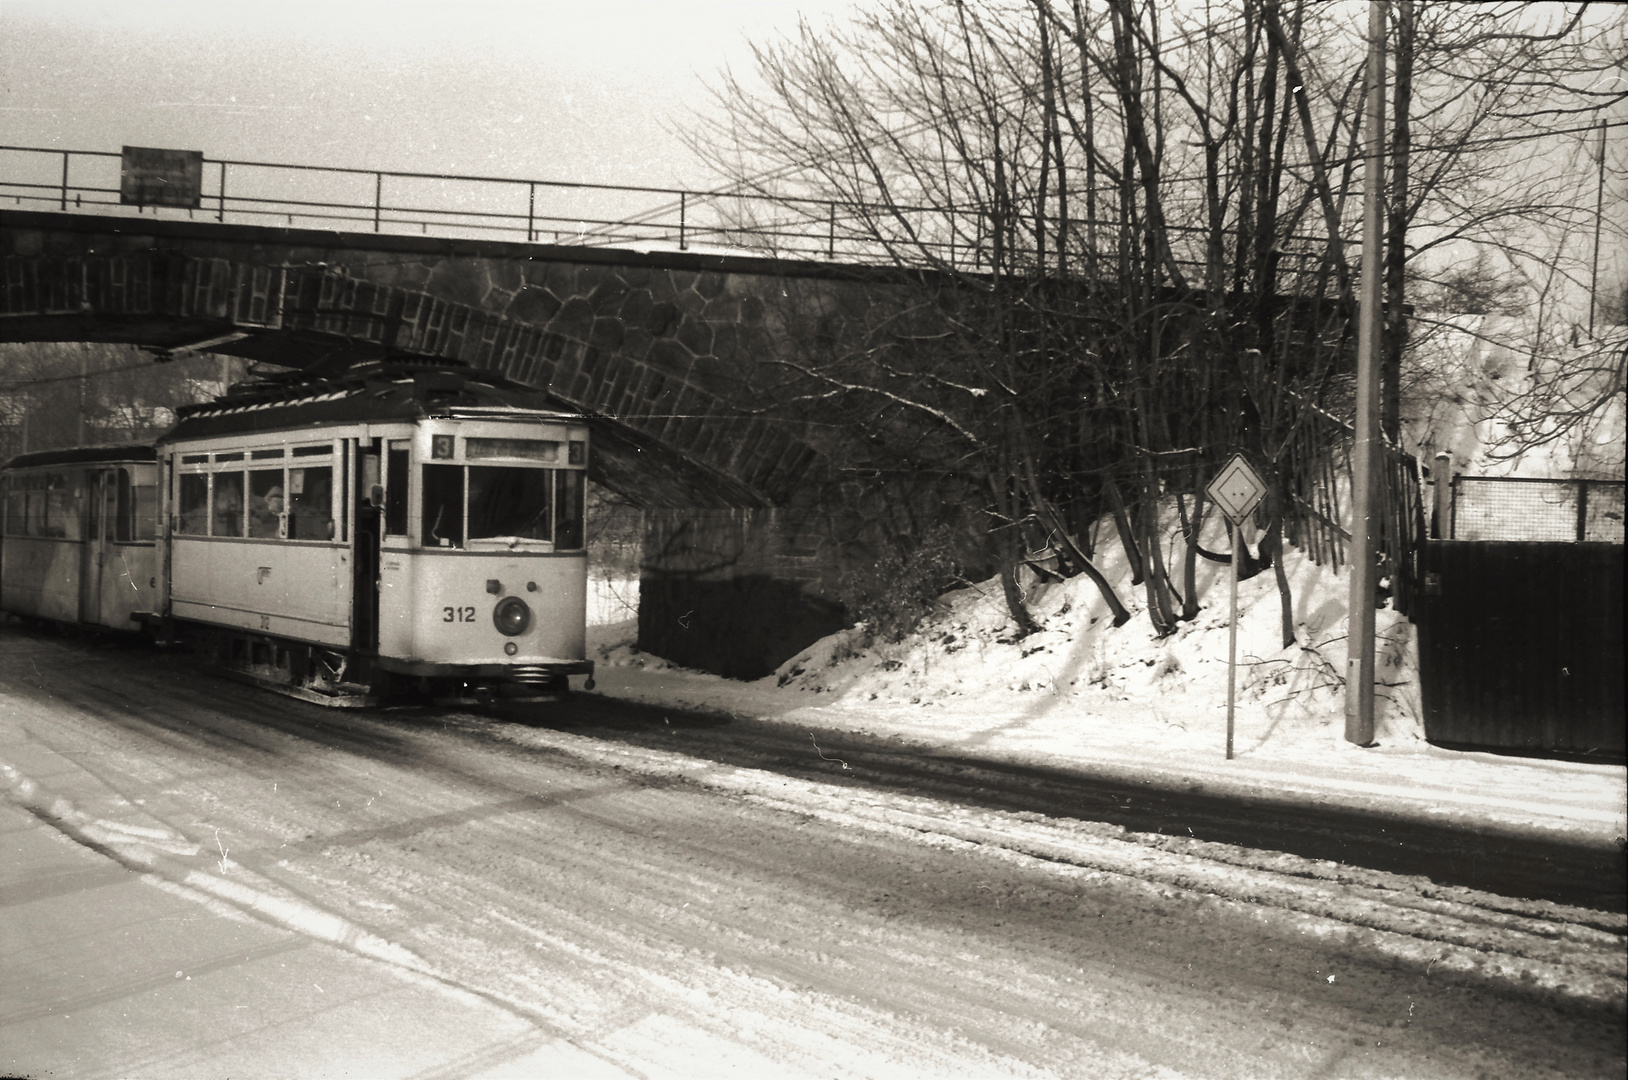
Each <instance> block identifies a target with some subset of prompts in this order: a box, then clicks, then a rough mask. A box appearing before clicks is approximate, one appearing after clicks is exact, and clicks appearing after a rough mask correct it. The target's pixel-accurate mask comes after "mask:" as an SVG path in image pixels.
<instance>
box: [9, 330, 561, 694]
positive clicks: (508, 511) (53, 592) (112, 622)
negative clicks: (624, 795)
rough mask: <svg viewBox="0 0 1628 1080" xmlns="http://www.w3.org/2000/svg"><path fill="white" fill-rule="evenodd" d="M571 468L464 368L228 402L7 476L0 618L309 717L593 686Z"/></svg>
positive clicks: (541, 415) (530, 401) (402, 372)
mask: <svg viewBox="0 0 1628 1080" xmlns="http://www.w3.org/2000/svg"><path fill="white" fill-rule="evenodd" d="M588 453H589V450H588V429H587V423H586V421H585V419H584V418H583V417H581V416H579V415H575V414H570V413H563V412H559V411H557V410H554V409H551V408H549V407H548V404H547V402H546V399H544V398H543V396H542V395H540V394H538V393H536V392H535V391H530V390H527V389H526V388H524V387H521V386H519V385H518V384H514V383H512V382H508V381H507V380H504V379H502V378H501V377H499V376H496V375H492V374H490V373H482V372H477V371H474V370H470V369H456V368H453V369H448V368H426V367H423V366H421V365H417V364H414V363H411V362H395V363H373V364H368V365H362V366H359V367H356V368H352V369H351V370H349V371H348V372H346V373H345V375H344V376H341V377H336V378H331V379H325V380H308V379H293V380H290V381H286V382H275V381H274V382H262V383H251V384H248V385H245V386H242V387H236V388H234V389H233V391H232V392H231V393H229V394H227V395H226V396H224V397H221V398H219V399H217V400H215V401H213V402H210V403H208V404H203V405H194V406H189V407H186V408H184V409H182V410H181V411H180V417H179V421H178V423H177V424H176V426H175V427H174V429H173V430H171V431H170V432H169V433H168V434H166V435H165V436H164V437H162V438H161V439H159V440H158V442H157V444H156V446H154V447H138V448H129V447H126V448H88V449H80V450H69V451H57V452H46V453H42V454H30V455H25V456H24V457H22V458H18V459H16V460H14V461H12V462H11V463H9V464H8V465H7V466H6V467H5V469H4V471H3V477H0V482H3V484H4V488H5V498H4V499H3V500H0V503H3V505H4V507H5V511H4V512H5V520H4V523H3V526H0V533H3V535H4V540H3V546H0V610H4V611H8V612H12V613H14V614H18V615H22V616H25V617H30V618H35V619H46V620H52V621H57V622H63V623H73V624H79V625H84V626H90V627H108V628H121V629H127V628H131V627H132V626H140V625H146V626H149V627H151V628H153V629H154V631H155V632H157V633H158V634H159V635H161V636H163V637H165V638H170V637H179V638H181V639H183V640H185V641H186V642H188V643H189V644H191V645H192V646H194V647H195V648H197V649H199V650H200V651H202V652H203V653H204V654H205V655H206V656H208V657H209V658H210V659H211V660H213V661H214V662H215V663H216V664H218V665H219V666H220V667H222V668H223V669H225V670H227V671H229V672H232V673H235V674H237V675H239V676H242V677H245V678H249V679H251V680H253V681H256V682H260V683H263V684H266V685H270V686H272V687H274V688H276V689H279V690H282V691H284V692H287V693H292V694H294V695H295V696H299V697H305V698H309V699H312V700H317V701H321V702H323V703H325V704H369V703H373V702H377V701H379V700H381V699H384V698H387V697H393V696H397V695H399V694H402V693H414V694H419V695H425V696H428V697H431V698H436V699H442V700H445V699H448V698H452V699H457V700H473V701H490V700H493V699H497V698H519V699H526V698H532V699H535V698H540V697H551V696H557V695H558V694H560V693H561V692H563V691H565V690H566V689H567V686H568V683H567V680H568V678H569V677H570V676H572V675H585V676H587V682H586V685H587V686H588V687H591V686H592V676H593V664H592V662H591V661H589V660H587V659H585V657H584V654H585V637H586V614H587V551H586V543H585V541H586V537H585V535H584V531H585V530H584V525H585V500H586V491H587V467H588Z"/></svg>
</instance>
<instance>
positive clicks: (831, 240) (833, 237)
mask: <svg viewBox="0 0 1628 1080" xmlns="http://www.w3.org/2000/svg"><path fill="white" fill-rule="evenodd" d="M825 254H826V258H829V259H835V258H836V257H837V204H836V202H835V201H833V202H832V203H831V231H830V232H829V233H828V234H827V237H826V248H825Z"/></svg>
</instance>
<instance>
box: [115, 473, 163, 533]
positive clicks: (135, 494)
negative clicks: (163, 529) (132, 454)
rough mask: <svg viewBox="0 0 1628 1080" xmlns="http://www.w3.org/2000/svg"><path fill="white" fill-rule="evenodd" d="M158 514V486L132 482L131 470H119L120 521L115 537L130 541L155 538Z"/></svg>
mask: <svg viewBox="0 0 1628 1080" xmlns="http://www.w3.org/2000/svg"><path fill="white" fill-rule="evenodd" d="M157 515H158V488H157V486H155V485H153V484H132V483H131V482H130V470H129V469H120V470H119V521H118V527H117V531H116V533H115V537H114V538H115V539H117V540H120V541H123V542H124V543H130V542H131V541H138V542H139V541H142V540H151V539H153V533H154V526H155V525H156V524H157Z"/></svg>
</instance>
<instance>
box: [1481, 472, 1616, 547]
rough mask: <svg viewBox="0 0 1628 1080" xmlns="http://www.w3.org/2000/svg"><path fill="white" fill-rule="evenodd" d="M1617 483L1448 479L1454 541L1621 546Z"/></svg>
mask: <svg viewBox="0 0 1628 1080" xmlns="http://www.w3.org/2000/svg"><path fill="white" fill-rule="evenodd" d="M1622 495H1623V483H1622V481H1620V480H1615V481H1610V480H1529V479H1526V478H1523V477H1497V476H1457V477H1454V478H1453V520H1452V532H1451V534H1450V535H1451V537H1452V539H1454V540H1509V541H1528V542H1549V543H1606V544H1620V543H1622V542H1623V527H1622V526H1623V522H1622V511H1623V498H1622Z"/></svg>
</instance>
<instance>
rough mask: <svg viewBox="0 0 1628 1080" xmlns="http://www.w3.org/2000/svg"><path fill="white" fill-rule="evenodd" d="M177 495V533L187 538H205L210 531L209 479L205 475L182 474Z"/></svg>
mask: <svg viewBox="0 0 1628 1080" xmlns="http://www.w3.org/2000/svg"><path fill="white" fill-rule="evenodd" d="M177 487H178V489H179V490H177V491H176V493H175V504H176V520H175V531H176V532H178V533H182V534H184V535H187V536H203V535H204V534H205V533H207V532H208V531H209V477H207V476H205V475H204V474H203V473H182V474H181V476H180V477H179V482H178V484H177Z"/></svg>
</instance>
